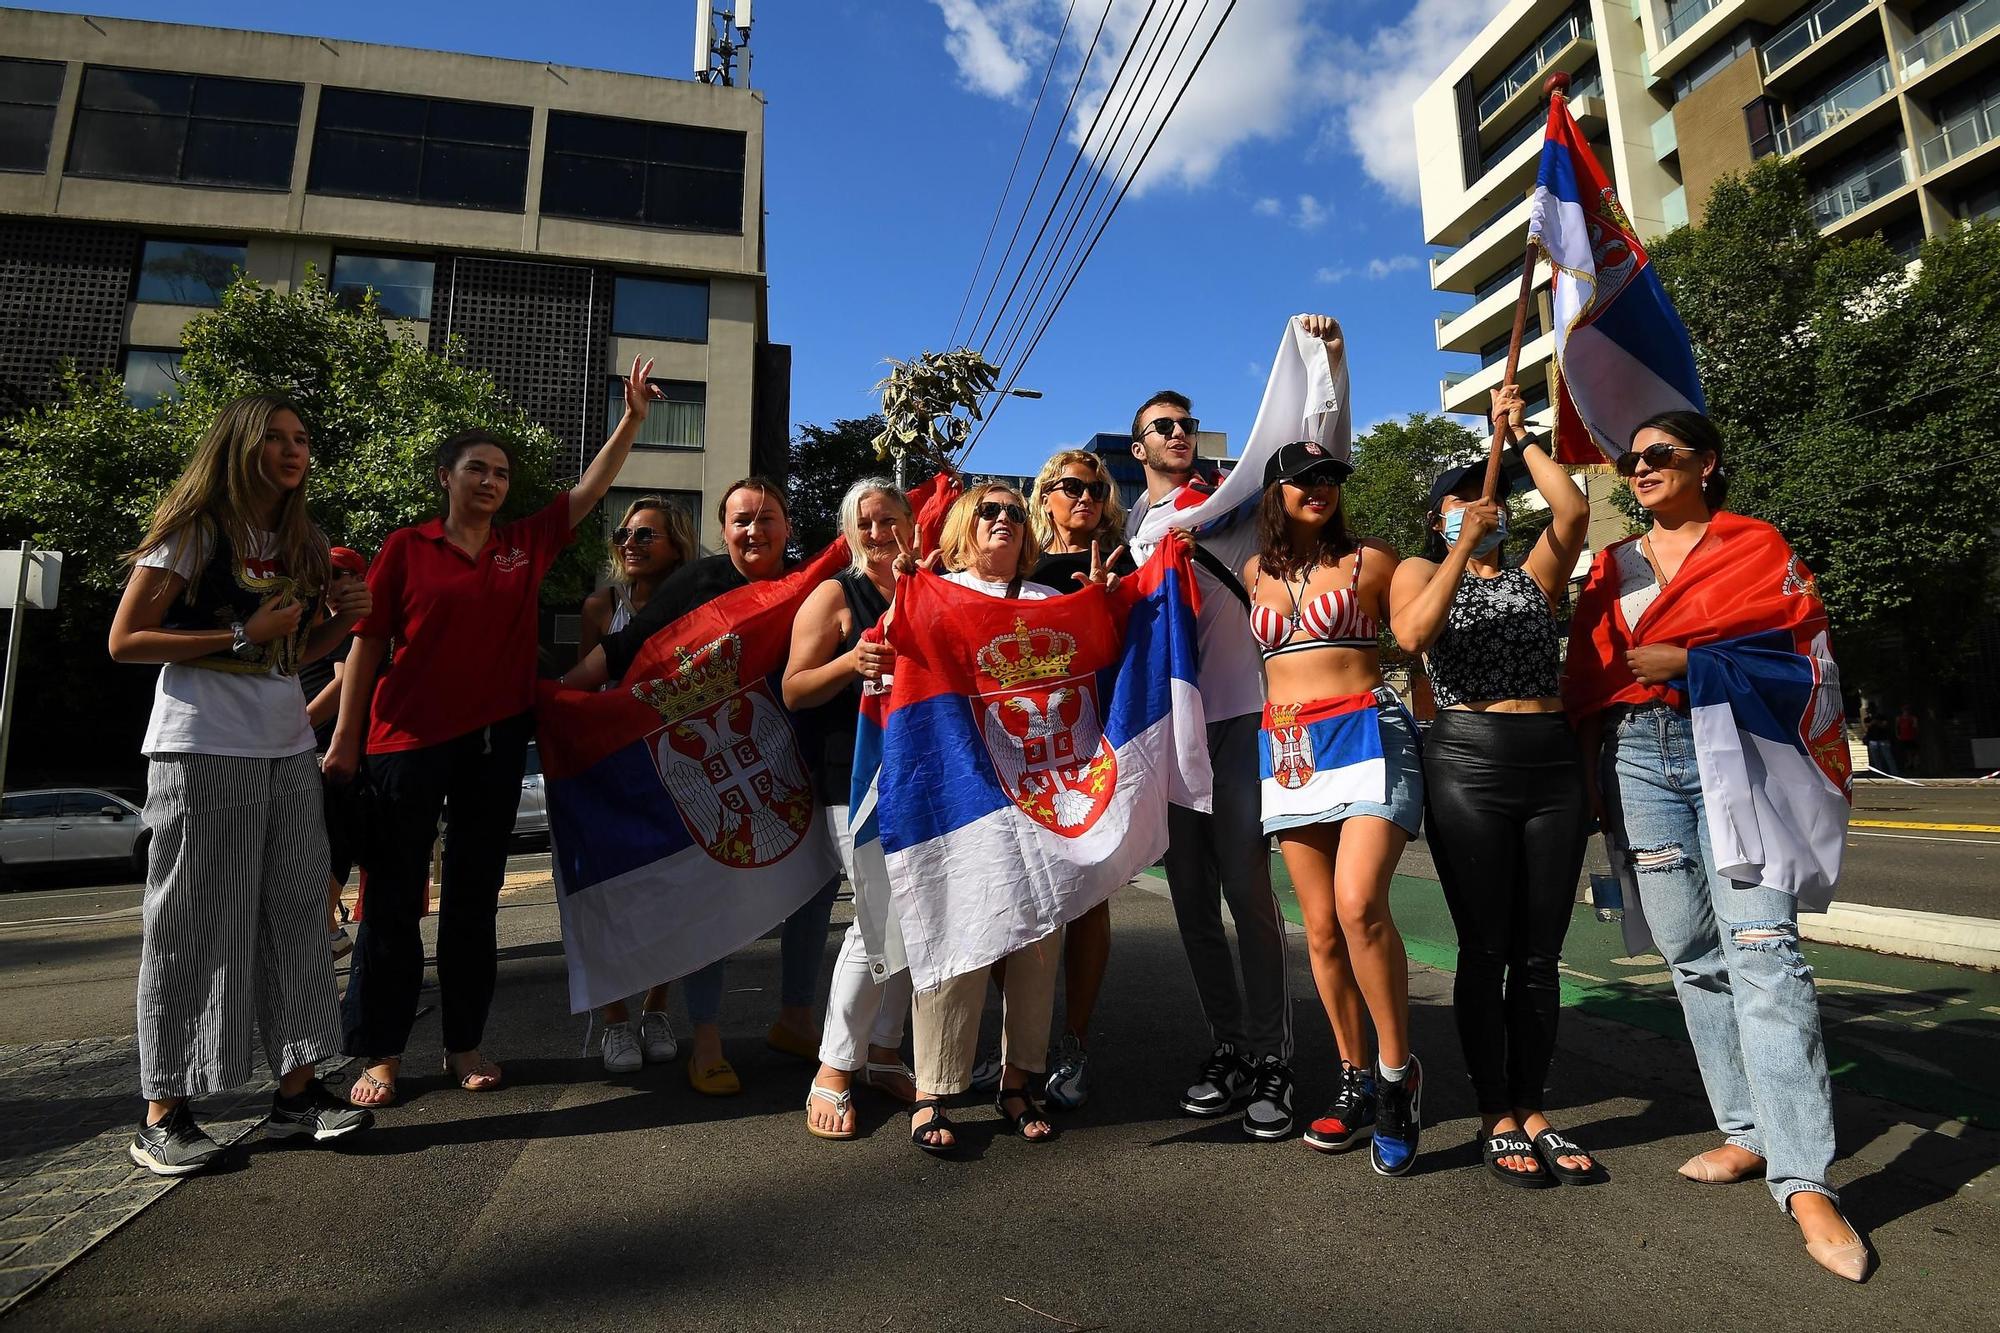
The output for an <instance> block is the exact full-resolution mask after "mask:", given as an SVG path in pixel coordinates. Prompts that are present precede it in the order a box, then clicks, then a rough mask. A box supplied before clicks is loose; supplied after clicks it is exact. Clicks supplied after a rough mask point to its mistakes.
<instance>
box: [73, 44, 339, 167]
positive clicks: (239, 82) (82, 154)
mask: <svg viewBox="0 0 2000 1333" xmlns="http://www.w3.org/2000/svg"><path fill="white" fill-rule="evenodd" d="M304 95H305V90H304V88H303V87H301V86H300V85H299V84H296V83H263V82H259V81H256V80H252V79H221V78H213V77H211V76H209V75H206V74H163V73H158V72H155V71H151V70H134V69H106V68H101V67H99V66H95V65H93V66H90V67H89V68H87V69H85V70H84V71H83V89H82V92H81V93H80V94H79V95H78V97H77V104H76V127H75V129H74V130H72V131H71V134H70V142H69V165H68V167H67V168H66V170H67V171H68V173H69V174H70V175H72V176H104V177H109V178H111V179H114V180H139V181H166V182H170V183H177V184H182V185H227V186H234V187H236V188H239V189H246V190H288V189H290V188H291V185H292V157H293V154H294V151H295V149H296V147H297V143H298V137H299V103H300V101H301V99H302V98H303V97H304Z"/></svg>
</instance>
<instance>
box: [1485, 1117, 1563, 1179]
mask: <svg viewBox="0 0 2000 1333" xmlns="http://www.w3.org/2000/svg"><path fill="white" fill-rule="evenodd" d="M1479 1154H1480V1156H1482V1157H1484V1158H1485V1159H1486V1169H1487V1170H1488V1171H1491V1172H1492V1173H1493V1174H1494V1175H1496V1176H1498V1177H1500V1179H1502V1180H1504V1181H1506V1182H1507V1183H1508V1184H1509V1185H1512V1186H1514V1187H1515V1188H1516V1189H1524V1190H1538V1189H1545V1188H1547V1187H1548V1186H1550V1185H1553V1184H1555V1183H1556V1182H1555V1181H1553V1180H1551V1179H1550V1178H1549V1173H1548V1171H1547V1170H1546V1169H1544V1170H1541V1171H1532V1172H1531V1171H1516V1170H1513V1169H1512V1168H1510V1167H1504V1166H1502V1165H1500V1159H1501V1158H1503V1157H1529V1158H1536V1160H1539V1158H1537V1156H1536V1153H1535V1145H1534V1144H1532V1143H1530V1142H1528V1136H1527V1135H1526V1134H1523V1133H1522V1132H1521V1131H1520V1130H1518V1129H1507V1130H1500V1131H1498V1132H1496V1133H1494V1134H1492V1135H1491V1136H1489V1137H1488V1138H1487V1139H1486V1141H1485V1142H1484V1143H1482V1144H1480V1145H1479Z"/></svg>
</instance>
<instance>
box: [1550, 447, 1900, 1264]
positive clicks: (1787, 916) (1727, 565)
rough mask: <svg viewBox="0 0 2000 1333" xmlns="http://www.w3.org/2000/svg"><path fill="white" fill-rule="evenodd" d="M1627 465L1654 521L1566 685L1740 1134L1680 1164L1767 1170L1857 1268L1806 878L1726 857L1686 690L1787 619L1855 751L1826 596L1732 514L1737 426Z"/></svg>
mask: <svg viewBox="0 0 2000 1333" xmlns="http://www.w3.org/2000/svg"><path fill="white" fill-rule="evenodd" d="M1618 471H1619V473H1620V474H1621V475H1622V476H1624V477H1626V478H1627V479H1628V481H1629V484H1630V485H1631V487H1632V495H1633V498H1634V499H1636V500H1638V502H1639V504H1640V505H1641V506H1642V507H1643V508H1644V509H1645V510H1646V512H1647V515H1648V516H1649V517H1650V518H1651V519H1652V527H1651V528H1650V529H1649V530H1648V531H1647V533H1646V534H1645V535H1644V536H1643V537H1637V538H1631V539H1627V540H1625V541H1622V542H1617V543H1614V544H1613V545H1611V546H1609V547H1606V548H1605V549H1604V550H1603V551H1601V552H1599V553H1598V556H1597V559H1596V561H1595V562H1594V563H1593V564H1592V566H1591V570H1590V580H1589V582H1588V583H1587V584H1585V586H1584V590H1583V593H1582V595H1581V596H1580V597H1579V598H1578V599H1577V608H1576V617H1575V620H1574V621H1573V623H1572V627H1571V631H1570V641H1569V657H1568V661H1567V664H1566V667H1565V677H1564V688H1563V698H1564V702H1565V704H1566V705H1567V706H1568V708H1569V714H1570V719H1571V721H1572V722H1573V723H1574V724H1575V726H1576V729H1577V734H1578V736H1579V738H1580V740H1581V745H1582V751H1583V757H1584V762H1585V765H1586V775H1587V777H1594V778H1595V783H1594V786H1593V791H1592V795H1593V797H1595V798H1597V800H1598V803H1599V805H1600V806H1601V816H1600V817H1601V818H1602V819H1603V821H1604V824H1605V832H1606V840H1607V841H1608V842H1609V843H1611V844H1612V846H1613V854H1614V855H1615V856H1616V857H1618V858H1620V860H1621V861H1622V863H1623V868H1624V869H1625V870H1626V871H1627V872H1628V873H1629V874H1630V875H1631V876H1632V879H1633V881H1634V882H1635V883H1636V884H1637V885H1638V886H1639V887H1640V888H1641V889H1642V890H1643V892H1642V893H1641V894H1640V895H1639V902H1638V906H1639V907H1640V908H1641V910H1642V911H1643V914H1644V919H1645V924H1646V926H1647V928H1649V929H1650V930H1651V932H1652V936H1653V941H1654V943H1655V945H1656V946H1657V947H1658V949H1659V951H1660V953H1661V955H1662V956H1664V957H1665V958H1666V960H1667V965H1668V966H1669V967H1670V968H1672V969H1673V978H1674V990H1675V992H1676V994H1678V996H1679V997H1680V1002H1681V1012H1682V1016H1683V1017H1684V1018H1685V1019H1686V1020H1687V1030H1688V1040H1689V1042H1690V1043H1691V1044H1692V1045H1693V1046H1694V1053H1695V1062H1696V1063H1697V1064H1698V1065H1699V1066H1700V1068H1701V1080H1702V1084H1703V1085H1704V1086H1705V1087H1706V1088H1707V1090H1708V1100H1709V1104H1710V1106H1711V1107H1712V1108H1713V1109H1714V1112H1715V1118H1716V1128H1717V1130H1718V1131H1719V1132H1720V1133H1721V1134H1722V1135H1723V1136H1724V1139H1725V1141H1724V1143H1723V1144H1722V1146H1721V1147H1718V1148H1711V1149H1710V1150H1709V1151H1707V1152H1705V1153H1702V1154H1700V1155H1699V1156H1696V1157H1694V1158H1691V1159H1690V1160H1689V1161H1688V1162H1687V1163H1686V1164H1685V1165H1684V1166H1682V1167H1681V1174H1682V1175H1683V1176H1685V1177H1687V1178H1688V1179H1689V1180H1694V1181H1698V1182H1701V1183H1703V1184H1711V1185H1723V1184H1731V1183H1733V1182H1736V1181H1739V1180H1747V1179H1750V1178H1751V1177H1754V1176H1759V1175H1761V1176H1763V1177H1764V1181H1765V1184H1766V1185H1768V1186H1769V1187H1770V1190H1771V1194H1772V1196H1773V1197H1774V1198H1776V1199H1777V1201H1778V1204H1779V1206H1780V1207H1781V1208H1783V1209H1785V1210H1786V1211H1787V1212H1789V1213H1790V1214H1791V1217H1792V1220H1793V1221H1794V1222H1796V1223H1797V1224H1798V1227H1799V1231H1800V1234H1801V1235H1802V1236H1803V1238H1804V1239H1805V1243H1806V1252H1807V1253H1808V1254H1810V1255H1811V1256H1812V1258H1813V1259H1814V1261H1815V1262H1817V1263H1819V1264H1820V1265H1821V1266H1822V1267H1824V1268H1825V1269H1827V1271H1829V1272H1831V1273H1835V1274H1837V1275H1839V1276H1841V1277H1844V1278H1847V1279H1849V1280H1850V1281H1855V1282H1859V1281H1861V1280H1862V1279H1863V1278H1864V1277H1866V1276H1867V1273H1868V1247H1867V1245H1866V1243H1865V1242H1864V1241H1862V1239H1861V1238H1860V1237H1859V1236H1858V1235H1856V1234H1855V1231H1854V1229H1853V1228H1852V1227H1851V1226H1849V1225H1848V1224H1847V1221H1846V1219H1844V1218H1843V1217H1842V1216H1841V1214H1840V1204H1839V1200H1838V1198H1837V1197H1836V1196H1835V1194H1834V1192H1833V1190H1832V1188H1831V1187H1830V1186H1829V1185H1828V1184H1827V1172H1828V1168H1829V1167H1831V1166H1832V1164H1833V1155H1834V1135H1833V1107H1832V1097H1831V1091H1830V1089H1829V1087H1828V1084H1827V1074H1826V1048H1825V1045H1824V1043H1823V1041H1822V1040H1821V1037H1820V1021H1819V1001H1818V997H1817V996H1816V995H1815V993H1814V991H1813V980H1812V968H1811V966H1810V965H1808V964H1807V962H1806V960H1805V956H1804V955H1803V954H1801V953H1800V952H1799V934H1798V912H1799V910H1800V906H1801V904H1800V901H1799V899H1798V898H1796V897H1794V894H1793V892H1792V891H1789V890H1786V889H1783V888H1777V887H1770V886H1767V885H1765V884H1762V883H1758V882H1756V881H1751V880H1739V879H1732V878H1730V877H1729V876H1727V875H1725V874H1723V873H1722V872H1721V871H1720V870H1719V869H1718V868H1717V864H1716V855H1715V849H1714V847H1713V846H1712V844H1711V835H1710V825H1709V822H1708V812H1707V802H1708V801H1711V800H1726V799H1729V797H1730V796H1732V795H1736V794H1735V793H1722V792H1705V791H1704V790H1703V788H1702V777H1701V771H1700V756H1699V752H1698V748H1697V735H1696V731H1695V726H1694V723H1693V721H1692V719H1691V718H1690V716H1689V711H1688V698H1687V694H1686V692H1685V688H1684V687H1685V685H1686V683H1687V675H1688V659H1689V653H1690V650H1693V651H1697V652H1700V651H1707V647H1706V646H1707V645H1710V644H1721V643H1727V642H1729V641H1731V640H1736V639H1741V638H1746V637H1749V636H1753V635H1760V634H1776V633H1783V634H1785V635H1786V636H1788V637H1789V639H1790V641H1791V647H1792V649H1793V651H1795V652H1798V653H1802V654H1809V655H1810V656H1812V657H1813V658H1814V659H1816V661H1815V664H1814V667H1813V675H1814V678H1815V680H1816V681H1818V682H1819V684H1818V686H1817V688H1816V689H1815V691H1814V702H1813V709H1812V714H1811V722H1812V724H1813V725H1815V726H1818V727H1820V728H1821V730H1820V731H1818V732H1816V733H1814V735H1813V741H1814V743H1815V744H1816V745H1824V746H1844V739H1843V737H1842V736H1841V734H1840V732H1839V726H1840V721H1841V717H1840V704H1839V688H1838V680H1839V675H1838V671H1837V669H1836V668H1835V667H1834V665H1833V661H1832V655H1831V649H1830V648H1829V647H1828V643H1827V631H1826V608H1825V607H1824V606H1823V605H1822V604H1821V603H1820V600H1819V596H1818V594H1817V592H1815V591H1814V587H1813V579H1812V574H1811V571H1809V570H1807V569H1806V567H1805V565H1804V563H1803V562H1802V561H1800V560H1799V559H1798V558H1797V557H1796V556H1794V555H1793V554H1792V551H1791V548H1790V547H1789V546H1787V545H1786V544H1785V540H1784V538H1783V537H1782V536H1780V535H1779V534H1778V532H1777V530H1776V529H1774V528H1772V527H1771V525H1770V524H1768V523H1762V522H1759V521H1758V520H1756V519H1753V518H1745V517H1743V516H1741V515H1738V514H1732V513H1730V512H1729V511H1728V510H1726V509H1724V508H1723V503H1724V500H1725V499H1726V497H1727V494H1728V486H1727V483H1726V481H1725V480H1724V477H1723V473H1722V437H1721V435H1720V434H1719V433H1718V432H1717V431H1716V429H1715V426H1714V425H1713V424H1712V423H1711V422H1710V421H1709V420H1708V418H1706V417H1704V416H1701V415H1699V414H1698V413H1694V412H1665V413H1661V414H1660V415H1658V416H1655V417H1651V418H1649V419H1648V420H1646V421H1645V422H1643V423H1641V425H1640V426H1639V428H1638V430H1637V431H1636V432H1634V434H1633V436H1632V442H1631V448H1630V449H1629V450H1628V451H1627V452H1626V453H1624V454H1622V455H1621V456H1620V457H1619V459H1618ZM1818 659H1824V660H1818ZM1839 753H1840V754H1841V755H1843V756H1844V754H1845V750H1844V748H1842V749H1840V751H1839ZM1841 771H1842V772H1843V773H1844V769H1842V770H1841ZM1752 780H1753V782H1754V780H1755V779H1754V778H1753V779H1752ZM1807 887H1812V888H1814V889H1815V890H1816V891H1819V892H1821V893H1822V894H1823V896H1821V897H1820V898H1819V900H1818V902H1817V906H1818V907H1819V908H1821V909H1823V908H1824V907H1825V901H1826V898H1829V897H1830V896H1831V886H1830V885H1816V886H1804V885H1802V886H1801V891H1804V889H1805V888H1807Z"/></svg>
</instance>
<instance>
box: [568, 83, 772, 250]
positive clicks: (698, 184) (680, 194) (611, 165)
mask: <svg viewBox="0 0 2000 1333" xmlns="http://www.w3.org/2000/svg"><path fill="white" fill-rule="evenodd" d="M743 155H744V136H743V135H742V133H740V132H739V131H735V130H704V129H696V128H694V127H692V126H688V125H652V124H648V123H646V122H645V121H639V120H613V119H610V118H609V117H605V116H579V115H575V114H572V113H569V112H563V111H555V112H551V113H549V141H548V160H547V162H546V164H545V165H544V166H543V168H542V212H544V213H547V214H549V215H550V216H552V217H569V218H589V219H593V220H596V221H603V222H630V223H635V224H637V225H639V226H643V227H672V228H677V229H680V230H685V231H718V232H741V231H742V230H743Z"/></svg>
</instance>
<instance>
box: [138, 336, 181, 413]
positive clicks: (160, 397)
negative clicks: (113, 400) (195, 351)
mask: <svg viewBox="0 0 2000 1333" xmlns="http://www.w3.org/2000/svg"><path fill="white" fill-rule="evenodd" d="M180 365H181V354H180V350H179V349H178V348H172V349H169V348H161V347H128V348H126V349H125V397H126V398H127V400H129V401H130V402H131V404H132V406H134V407H137V408H140V409H145V408H152V407H158V406H159V405H160V404H161V403H164V402H166V401H167V400H168V399H169V398H178V397H180V396H181V381H180Z"/></svg>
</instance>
